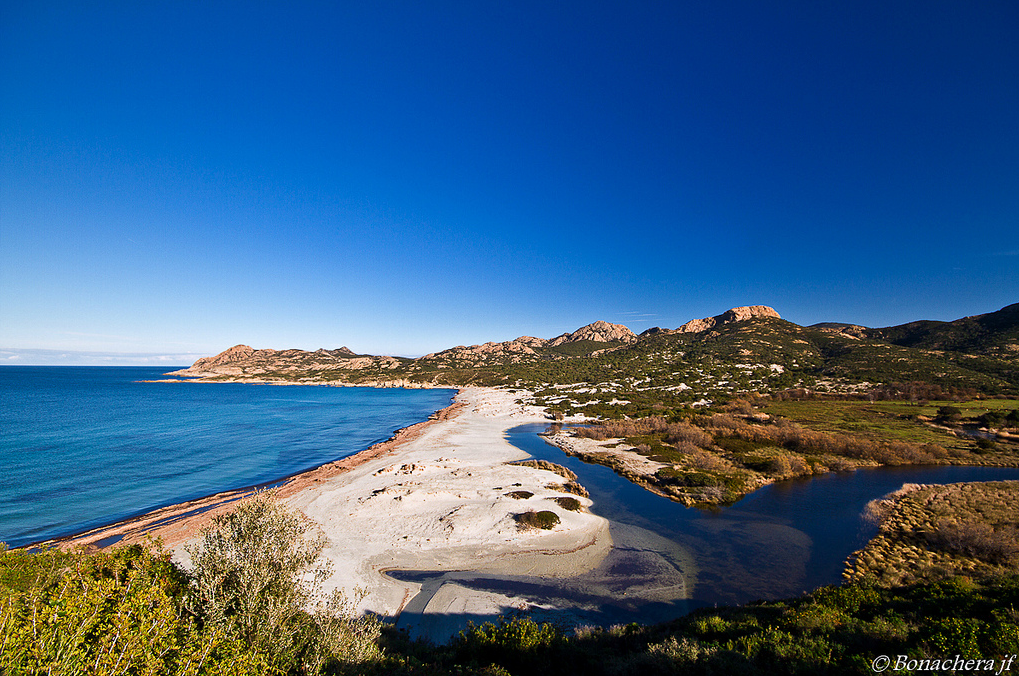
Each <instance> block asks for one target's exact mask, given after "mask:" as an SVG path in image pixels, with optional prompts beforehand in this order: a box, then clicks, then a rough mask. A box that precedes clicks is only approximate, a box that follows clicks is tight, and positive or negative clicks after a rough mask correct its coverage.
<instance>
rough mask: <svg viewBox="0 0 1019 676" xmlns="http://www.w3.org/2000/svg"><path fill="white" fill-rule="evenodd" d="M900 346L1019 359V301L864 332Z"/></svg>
mask: <svg viewBox="0 0 1019 676" xmlns="http://www.w3.org/2000/svg"><path fill="white" fill-rule="evenodd" d="M868 335H869V336H870V337H871V338H877V339H879V340H885V341H888V342H889V343H893V344H895V345H902V346H903V347H916V348H923V349H925V350H947V351H952V352H967V353H970V354H981V355H987V356H990V357H998V358H1005V359H1008V358H1012V359H1016V358H1019V303H1015V304H1013V305H1009V306H1007V307H1004V308H1002V309H1000V310H998V311H997V312H989V313H987V314H982V315H974V316H972V317H963V318H962V319H956V320H955V321H953V322H936V321H919V322H910V323H908V324H902V325H900V326H890V327H887V328H883V329H871V330H870V331H868Z"/></svg>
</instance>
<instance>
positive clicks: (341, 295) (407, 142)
mask: <svg viewBox="0 0 1019 676" xmlns="http://www.w3.org/2000/svg"><path fill="white" fill-rule="evenodd" d="M632 5H633V3H622V2H619V3H598V2H576V3H574V2H559V3H547V2H541V3H538V2H535V3H523V2H514V3H502V4H497V3H469V2H458V3H439V2H428V3H417V2H415V3H411V2H403V3H388V2H373V3H347V4H341V3H326V2H322V3H311V2H292V3H283V2H243V3H240V2H238V3H233V2H217V3H182V2H175V3H129V2H123V3H101V2H100V3H85V4H83V3H43V2H12V1H9V0H5V1H4V2H3V4H2V9H0V82H2V86H0V97H2V98H0V143H2V145H0V151H2V152H0V191H2V192H0V348H3V349H4V351H3V352H2V353H0V358H2V359H4V360H5V361H7V362H8V363H29V362H31V363H44V362H46V363H50V362H53V361H54V360H56V361H61V360H63V361H64V362H65V363H99V362H97V361H96V360H97V359H106V362H104V363H163V362H165V361H166V360H167V358H169V360H170V361H176V362H177V363H189V362H190V361H193V359H194V358H196V357H198V356H203V355H207V354H213V353H216V352H219V351H220V350H223V349H225V348H227V347H230V346H231V345H234V344H237V343H246V344H250V345H252V346H254V347H272V348H288V347H299V348H305V349H317V348H319V347H327V348H334V347H338V346H340V345H348V346H350V347H351V348H352V349H354V350H356V351H359V352H371V353H386V354H405V355H419V354H423V353H426V352H430V351H433V350H438V349H442V348H445V347H450V346H452V345H456V344H470V343H478V342H484V341H487V340H506V339H510V338H514V337H516V336H519V335H524V334H526V335H536V336H542V337H550V336H554V335H557V334H559V333H562V332H564V331H568V330H573V329H575V328H577V327H579V326H581V325H584V324H587V323H589V322H592V321H595V320H597V319H604V320H607V321H611V322H617V323H623V324H626V325H627V326H629V327H630V328H632V329H633V330H634V331H637V332H640V331H642V330H644V329H646V328H648V327H650V326H655V325H658V326H665V327H669V328H672V327H675V326H678V325H680V324H682V323H684V322H685V321H687V320H689V319H693V318H697V317H703V316H707V315H714V314H718V313H719V312H722V311H724V310H726V309H728V308H729V307H732V306H735V305H749V304H766V305H771V306H773V307H775V308H776V309H777V310H778V311H779V312H780V313H781V314H782V315H783V316H784V317H786V318H787V319H790V320H792V321H795V322H797V323H800V324H811V323H815V322H820V321H849V322H855V323H860V324H864V325H868V326H886V325H891V324H898V323H902V322H906V321H911V320H915V319H944V320H950V319H956V318H958V317H961V316H965V315H970V314H978V313H983V312H990V311H993V310H996V309H998V308H1000V307H1002V306H1004V305H1008V304H1010V303H1013V302H1016V301H1019V236H1017V234H1016V233H1019V40H1017V39H1016V35H1017V28H1019V4H1017V3H1015V2H1013V1H1012V0H1004V1H1001V2H981V3H969V2H937V1H926V0H925V1H924V2H898V3H887V2H863V1H861V2H848V3H831V2H788V1H784V2H758V1H755V2H736V1H733V2H721V3H703V2H698V3H679V2H672V3H642V4H640V5H639V6H637V7H633V6H632ZM78 353H89V354H90V355H92V356H90V357H87V358H86V357H84V356H81V355H79V354H78ZM33 355H34V356H33ZM40 355H42V356H40ZM47 355H48V356H47ZM56 355H70V356H67V357H59V356H56ZM75 355H77V356H75ZM96 355H98V356H96ZM119 355H122V356H119ZM160 359H161V360H162V361H160ZM82 360H84V361H82ZM89 360H91V361H89ZM111 360H112V361H111Z"/></svg>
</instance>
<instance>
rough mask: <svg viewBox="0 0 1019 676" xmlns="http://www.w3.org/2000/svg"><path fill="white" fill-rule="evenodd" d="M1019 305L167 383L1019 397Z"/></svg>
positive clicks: (765, 316)
mask: <svg viewBox="0 0 1019 676" xmlns="http://www.w3.org/2000/svg"><path fill="white" fill-rule="evenodd" d="M1017 336H1019V305H1013V306H1009V307H1007V308H1004V309H1003V310H1001V311H998V312H993V313H988V314H985V315H977V316H975V317H967V318H964V319H960V320H957V321H955V322H911V323H909V324H904V325H901V326H897V327H888V328H883V329H869V328H866V327H862V326H858V325H854V324H845V323H837V322H830V323H824V324H818V325H814V326H808V327H804V326H799V325H797V324H794V323H792V322H789V321H786V320H784V319H782V318H781V317H780V316H779V314H778V313H777V312H776V311H775V310H773V309H772V308H770V307H767V306H763V305H755V306H746V307H738V308H733V309H731V310H728V311H726V312H723V313H721V314H719V315H716V316H714V317H707V318H704V319H697V320H693V321H690V322H687V323H685V324H683V325H682V326H680V327H678V328H676V329H664V328H655V329H649V330H648V331H645V332H643V333H641V334H640V335H639V336H638V335H635V334H634V333H633V332H632V331H630V330H629V329H628V328H627V327H625V326H622V325H619V324H610V323H608V322H604V321H598V322H594V323H592V324H589V325H587V326H584V327H581V328H580V329H577V330H576V331H573V332H572V333H564V334H562V335H559V336H556V337H554V338H548V339H545V338H536V337H533V336H521V337H519V338H516V339H514V340H509V341H504V342H489V343H484V344H481V345H471V346H463V345H460V346H456V347H453V348H449V349H447V350H443V351H441V352H436V353H433V354H427V355H425V356H423V357H420V358H418V359H409V358H404V357H391V356H372V355H356V354H354V353H353V352H352V351H351V350H349V349H347V348H340V349H337V350H317V351H315V352H305V351H302V350H256V349H253V348H251V347H248V346H246V345H238V346H235V347H232V348H230V349H229V350H226V351H225V352H222V353H220V354H218V355H216V356H214V357H209V358H205V359H200V360H198V361H197V362H195V364H194V365H193V366H192V367H191V368H188V369H184V370H182V371H177V372H175V373H174V374H172V375H176V376H186V377H193V378H200V379H204V380H239V381H252V380H260V381H270V382H296V383H323V384H326V383H351V384H364V385H374V386H385V385H391V386H416V387H422V386H423V387H434V386H457V385H466V384H485V385H499V384H503V385H517V386H522V387H527V388H529V389H533V390H543V389H544V388H548V387H553V389H552V390H549V394H548V396H549V397H552V399H555V398H556V397H559V398H560V400H562V399H567V398H568V399H569V400H570V401H574V402H575V403H578V404H581V403H584V402H587V403H586V405H589V406H592V408H591V409H590V410H591V411H592V412H595V411H596V410H597V407H599V406H602V407H604V406H605V405H606V404H605V402H606V401H616V402H624V404H617V405H619V406H622V405H625V404H627V403H629V402H633V401H644V402H649V403H648V405H650V402H654V401H658V402H661V401H664V400H668V401H670V402H673V403H675V402H684V401H686V402H695V401H699V400H705V399H706V400H718V399H720V398H728V397H732V396H737V395H740V396H742V395H745V394H746V393H750V392H761V393H767V392H776V391H780V390H784V389H788V388H807V389H811V390H815V391H819V392H831V393H843V394H846V393H858V392H873V393H877V394H875V395H874V396H886V395H888V393H889V392H891V393H892V394H893V395H894V390H896V388H899V389H902V388H910V391H915V392H921V391H922V392H926V393H928V395H927V396H930V397H933V396H936V395H938V393H941V394H946V393H951V392H955V391H967V392H973V393H977V392H982V393H985V394H999V393H1008V394H1014V393H1019V350H1017V348H1016V344H1017V343H1019V340H1017Z"/></svg>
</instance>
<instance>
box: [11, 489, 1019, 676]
mask: <svg viewBox="0 0 1019 676" xmlns="http://www.w3.org/2000/svg"><path fill="white" fill-rule="evenodd" d="M1013 517H1014V515H1013ZM1013 522H1014V518H1013ZM308 535H309V532H308V527H307V523H306V522H303V521H302V520H301V519H300V518H299V517H298V516H296V515H293V514H288V513H286V512H283V511H281V510H280V509H279V508H278V507H276V506H275V504H274V503H273V502H272V501H271V500H267V499H265V496H264V495H263V496H260V497H256V498H255V499H254V500H252V501H250V502H247V503H242V505H241V506H240V507H239V509H238V510H237V511H236V512H234V513H232V514H229V515H225V516H222V517H220V518H218V519H217V521H216V523H215V525H214V527H213V528H212V529H211V530H209V531H207V532H206V533H205V535H204V538H203V539H202V540H201V542H200V543H199V544H198V545H196V546H195V547H194V548H192V551H191V554H192V557H193V562H194V567H193V569H191V570H185V569H183V568H181V567H179V566H177V565H176V564H175V563H173V562H171V561H170V560H169V557H168V556H167V555H166V554H164V553H162V552H161V551H160V550H159V549H158V548H155V549H153V548H145V547H141V546H137V545H134V546H129V547H123V548H121V549H118V550H115V551H113V552H109V553H105V552H99V553H87V552H84V551H80V550H79V551H76V552H60V551H57V550H49V551H45V552H42V553H37V554H28V553H26V552H24V551H4V552H0V634H2V636H3V639H2V644H0V671H2V672H3V673H6V674H79V673H81V674H84V673H90V674H92V673H94V674H153V675H155V674H180V675H183V674H188V675H194V676H199V675H202V674H231V675H236V676H246V675H249V674H251V675H254V674H258V675H263V674H278V675H283V674H292V675H295V676H296V675H299V674H308V675H310V674H419V675H434V676H440V675H446V674H450V675H452V674H457V675H464V674H488V675H505V674H514V675H516V674H520V675H525V674H535V673H559V674H563V675H564V676H566V675H571V674H578V675H584V676H601V675H604V676H624V675H630V674H642V675H649V674H677V673H683V674H731V673H740V674H775V673H785V674H869V673H873V671H872V668H871V665H872V664H873V663H874V660H875V659H881V656H888V657H889V659H890V660H891V661H892V662H893V663H894V662H895V661H896V660H899V659H905V660H917V661H918V660H922V659H927V660H930V659H939V660H941V659H953V660H954V659H962V660H971V659H972V660H976V659H983V660H988V659H994V660H1001V659H1007V657H1008V656H1009V655H1014V654H1016V653H1017V652H1019V617H1017V615H1016V613H1015V610H1014V608H1015V607H1016V606H1017V604H1019V576H1017V575H1016V569H1015V565H1016V561H1015V548H1014V547H1013V548H1012V549H1009V550H1008V551H1005V550H1001V549H996V550H995V551H994V552H993V554H994V556H995V557H997V558H996V559H995V562H996V565H997V566H998V567H997V570H996V571H995V574H990V575H987V576H983V577H975V576H970V577H957V576H952V575H951V571H950V570H946V575H944V576H942V577H940V578H938V579H936V580H924V581H921V582H919V583H915V584H913V585H912V586H906V587H883V586H879V585H876V584H875V582H874V580H873V578H872V577H870V576H866V575H865V576H863V578H862V580H861V581H857V582H852V583H848V584H846V585H844V586H841V587H824V588H821V589H818V590H816V591H814V592H812V593H810V594H805V595H803V596H801V597H799V598H795V599H788V600H778V601H774V600H773V601H766V602H759V603H753V604H749V605H745V606H739V607H731V608H705V609H702V610H698V611H695V612H693V613H691V614H689V615H687V616H685V617H682V618H679V619H677V620H674V621H672V622H669V623H666V624H661V625H655V626H639V625H636V624H631V625H623V626H615V627H608V628H590V627H588V628H583V627H581V628H571V627H558V626H554V625H550V624H538V623H535V622H534V621H532V620H531V619H529V618H527V617H516V618H505V619H503V620H502V621H500V622H498V623H495V624H492V623H486V624H484V625H481V626H474V627H471V628H468V629H467V630H465V631H463V632H462V633H461V634H460V635H459V636H458V637H456V638H454V639H453V640H452V641H450V642H449V643H448V644H447V645H442V646H436V645H431V644H428V643H424V642H420V641H412V640H410V639H409V638H408V637H407V636H406V635H405V634H403V633H402V632H399V631H396V630H395V629H393V628H392V626H390V625H388V624H387V623H386V622H384V621H383V620H382V619H380V618H375V617H373V616H370V615H368V616H357V615H355V614H354V613H353V612H352V606H351V605H350V603H349V602H348V600H346V599H344V598H343V597H342V596H338V595H331V596H325V595H323V594H321V591H320V588H319V587H318V583H319V582H320V581H321V580H322V579H323V577H324V575H325V574H326V573H327V570H326V569H323V568H321V567H320V566H319V564H318V562H317V556H318V554H319V552H320V551H321V543H320V542H318V541H317V540H315V538H314V536H311V537H310V538H309V537H308ZM974 572H978V571H974ZM900 656H901V657H900ZM914 668H915V667H914ZM960 668H961V667H960ZM970 670H972V669H970ZM900 671H901V669H900ZM938 671H942V670H941V669H938Z"/></svg>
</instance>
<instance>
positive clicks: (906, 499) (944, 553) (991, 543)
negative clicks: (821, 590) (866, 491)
mask: <svg viewBox="0 0 1019 676" xmlns="http://www.w3.org/2000/svg"><path fill="white" fill-rule="evenodd" d="M868 511H869V513H870V514H871V516H872V518H874V519H876V520H878V521H879V523H880V525H879V531H878V534H877V536H875V537H874V538H873V539H872V540H871V541H870V542H868V543H867V546H866V547H864V548H863V549H862V550H860V551H858V552H856V553H855V554H853V556H852V557H850V560H849V563H848V564H847V567H846V572H845V573H844V576H845V577H846V579H848V580H870V581H873V582H874V583H877V584H881V585H885V586H894V585H903V584H914V583H916V582H918V581H925V580H939V579H944V578H947V577H951V576H954V575H970V576H976V577H986V576H989V575H1001V574H1008V573H1014V572H1016V571H1017V570H1019V482H1015V481H994V482H974V483H961V484H950V485H947V486H917V485H907V486H905V487H904V488H903V489H901V490H900V491H897V492H896V493H893V494H892V495H890V496H889V497H887V498H885V499H883V500H878V501H874V502H872V503H871V504H870V505H868Z"/></svg>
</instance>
